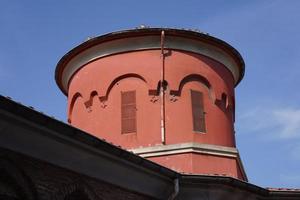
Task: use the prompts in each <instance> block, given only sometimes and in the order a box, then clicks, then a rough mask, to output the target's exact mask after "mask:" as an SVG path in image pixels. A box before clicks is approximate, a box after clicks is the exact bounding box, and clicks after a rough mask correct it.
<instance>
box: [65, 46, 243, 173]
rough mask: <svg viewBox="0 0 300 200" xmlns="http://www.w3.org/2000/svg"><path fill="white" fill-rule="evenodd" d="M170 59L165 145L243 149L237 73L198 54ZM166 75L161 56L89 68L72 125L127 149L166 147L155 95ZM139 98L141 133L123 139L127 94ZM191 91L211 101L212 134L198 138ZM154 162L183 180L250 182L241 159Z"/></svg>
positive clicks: (114, 58) (77, 86)
mask: <svg viewBox="0 0 300 200" xmlns="http://www.w3.org/2000/svg"><path fill="white" fill-rule="evenodd" d="M166 55H167V56H166V57H165V63H164V64H165V80H166V81H167V83H168V89H167V91H166V96H165V125H166V133H165V136H166V142H165V144H166V145H167V144H180V143H187V142H196V143H202V144H213V145H220V146H227V147H235V137H234V127H233V124H234V86H235V85H234V79H233V76H232V74H231V72H230V71H229V70H228V69H227V68H226V67H224V66H223V64H221V63H219V62H217V61H215V60H213V59H211V58H208V57H205V56H203V55H199V54H196V53H190V52H185V51H178V50H168V52H167V54H166ZM161 68H162V58H161V51H160V50H142V51H133V52H127V53H120V54H114V55H110V56H107V57H103V58H101V59H98V60H94V61H92V62H90V63H88V64H87V65H85V66H84V67H82V68H81V69H80V70H79V71H77V72H76V73H75V75H74V76H73V77H72V79H71V81H70V83H69V91H68V119H69V122H70V123H71V124H72V125H73V126H75V127H78V128H80V129H83V130H85V131H87V132H89V133H91V134H93V135H95V136H97V137H99V138H102V139H105V140H107V141H110V142H112V143H113V144H115V145H120V146H122V147H123V148H126V149H134V148H141V147H150V146H156V145H162V141H161V129H160V119H161V115H160V112H161V110H160V109H161V105H160V97H159V96H157V95H155V91H156V93H158V92H157V88H158V85H159V81H160V76H161V74H160V73H161ZM132 90H135V91H136V111H137V132H136V133H127V134H122V133H121V92H124V91H132ZM191 90H197V91H200V92H202V93H203V95H204V110H205V113H206V114H205V120H206V132H205V133H197V132H194V131H193V122H192V121H193V120H192V105H191V94H190V91H191ZM222 97H223V98H222ZM224 97H225V98H224ZM150 160H152V161H154V162H157V163H159V164H161V165H164V166H167V167H170V168H172V169H175V170H177V171H180V172H186V173H201V174H204V173H208V174H227V175H228V176H233V177H236V178H241V179H245V177H243V176H242V173H241V170H240V168H239V166H238V163H237V161H236V159H235V158H228V157H220V156H219V157H217V156H209V155H202V154H192V153H186V154H177V155H169V156H164V157H151V158H150Z"/></svg>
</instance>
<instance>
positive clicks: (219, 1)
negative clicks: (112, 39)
mask: <svg viewBox="0 0 300 200" xmlns="http://www.w3.org/2000/svg"><path fill="white" fill-rule="evenodd" d="M141 24H146V25H148V26H151V27H171V28H192V29H200V30H201V31H204V32H208V33H210V34H211V35H213V36H215V37H218V38H220V39H222V40H225V41H226V42H228V43H229V44H231V45H232V46H234V47H235V48H236V49H237V50H238V51H239V52H240V53H241V54H242V56H243V58H244V60H245V63H246V73H245V77H244V79H243V80H242V82H241V83H240V84H239V85H238V86H237V88H236V106H237V107H236V123H235V128H236V138H237V145H238V148H239V151H240V154H241V157H242V160H243V163H244V166H245V169H246V172H247V175H248V177H249V180H250V182H251V183H254V184H257V185H259V186H262V187H292V188H300V92H299V86H300V78H299V77H300V62H299V59H300V1H298V0H281V1H280V0H274V1H271V0H265V1H263V0H257V1H242V0H240V1H234V0H214V1H213V0H212V1H201V0H195V1H194V0H185V1H175V0H167V1H155V0H151V1H146V0H145V1H143V0H127V1H125V0H123V1H122V0H119V1H113V0H109V1H108V0H106V1H101V0H94V1H89V0H73V1H71V0H69V1H68V0H65V1H62V0H57V1H54V0H53V1H50V0H49V1H46V0H36V1H33V0H31V1H30V0H27V1H23V0H19V1H17V0H0V94H2V95H4V96H10V97H12V98H13V99H14V100H15V101H18V102H21V103H23V104H24V105H27V106H33V107H35V108H36V109H37V110H39V111H42V112H44V113H46V114H48V115H50V116H54V117H56V118H58V119H60V120H63V121H66V102H67V99H66V97H65V96H64V95H63V94H62V93H61V92H60V90H59V89H58V87H57V86H56V83H55V81H54V70H55V66H56V63H57V62H58V60H59V59H60V58H61V57H62V56H63V55H64V54H65V53H66V52H67V51H69V50H70V49H71V48H73V47H75V46H76V45H78V44H80V43H81V42H83V41H84V40H85V39H86V38H87V37H90V36H97V35H101V34H105V33H108V32H112V31H117V30H120V29H130V28H135V27H137V26H139V25H141Z"/></svg>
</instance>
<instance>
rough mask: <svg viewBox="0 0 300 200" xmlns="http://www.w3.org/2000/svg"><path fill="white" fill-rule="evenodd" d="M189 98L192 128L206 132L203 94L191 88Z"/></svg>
mask: <svg viewBox="0 0 300 200" xmlns="http://www.w3.org/2000/svg"><path fill="white" fill-rule="evenodd" d="M191 100H192V114H193V130H194V131H197V132H206V127H205V112H204V104H203V94H202V93H201V92H198V91H194V90H191Z"/></svg>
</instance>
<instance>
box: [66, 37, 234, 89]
mask: <svg viewBox="0 0 300 200" xmlns="http://www.w3.org/2000/svg"><path fill="white" fill-rule="evenodd" d="M159 48H160V37H159V36H140V37H130V38H122V39H117V40H112V41H108V42H104V43H100V44H98V45H95V46H93V47H91V48H88V49H86V50H84V51H83V52H81V53H79V54H78V55H76V56H75V57H73V58H72V59H71V60H70V61H69V62H68V63H67V65H66V67H65V68H64V71H63V72H62V87H63V89H64V90H65V91H66V92H67V91H68V83H69V81H70V79H71V77H72V76H73V74H74V73H75V72H76V71H77V70H79V69H80V68H81V67H82V66H84V65H85V64H87V63H89V62H91V61H93V60H96V59H99V58H101V57H104V56H108V55H112V54H117V53H124V52H128V51H138V50H148V49H159ZM165 48H166V49H175V50H184V51H190V52H193V53H198V54H202V55H205V56H207V57H210V58H212V59H214V60H216V61H218V62H220V63H222V64H224V65H225V67H226V68H228V69H229V70H230V71H231V73H232V74H233V77H234V80H235V83H237V82H238V80H239V76H240V69H239V67H238V64H237V63H236V62H235V61H234V60H233V58H232V57H231V56H230V55H229V54H227V53H226V52H225V51H224V50H222V49H221V48H218V47H216V46H213V45H210V44H208V43H205V42H202V41H199V40H194V39H190V38H183V37H176V36H167V37H166V40H165Z"/></svg>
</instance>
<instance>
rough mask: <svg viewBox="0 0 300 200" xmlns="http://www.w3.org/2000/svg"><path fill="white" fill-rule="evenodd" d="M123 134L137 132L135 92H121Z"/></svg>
mask: <svg viewBox="0 0 300 200" xmlns="http://www.w3.org/2000/svg"><path fill="white" fill-rule="evenodd" d="M121 132H122V133H133V132H136V96H135V91H126V92H121Z"/></svg>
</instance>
